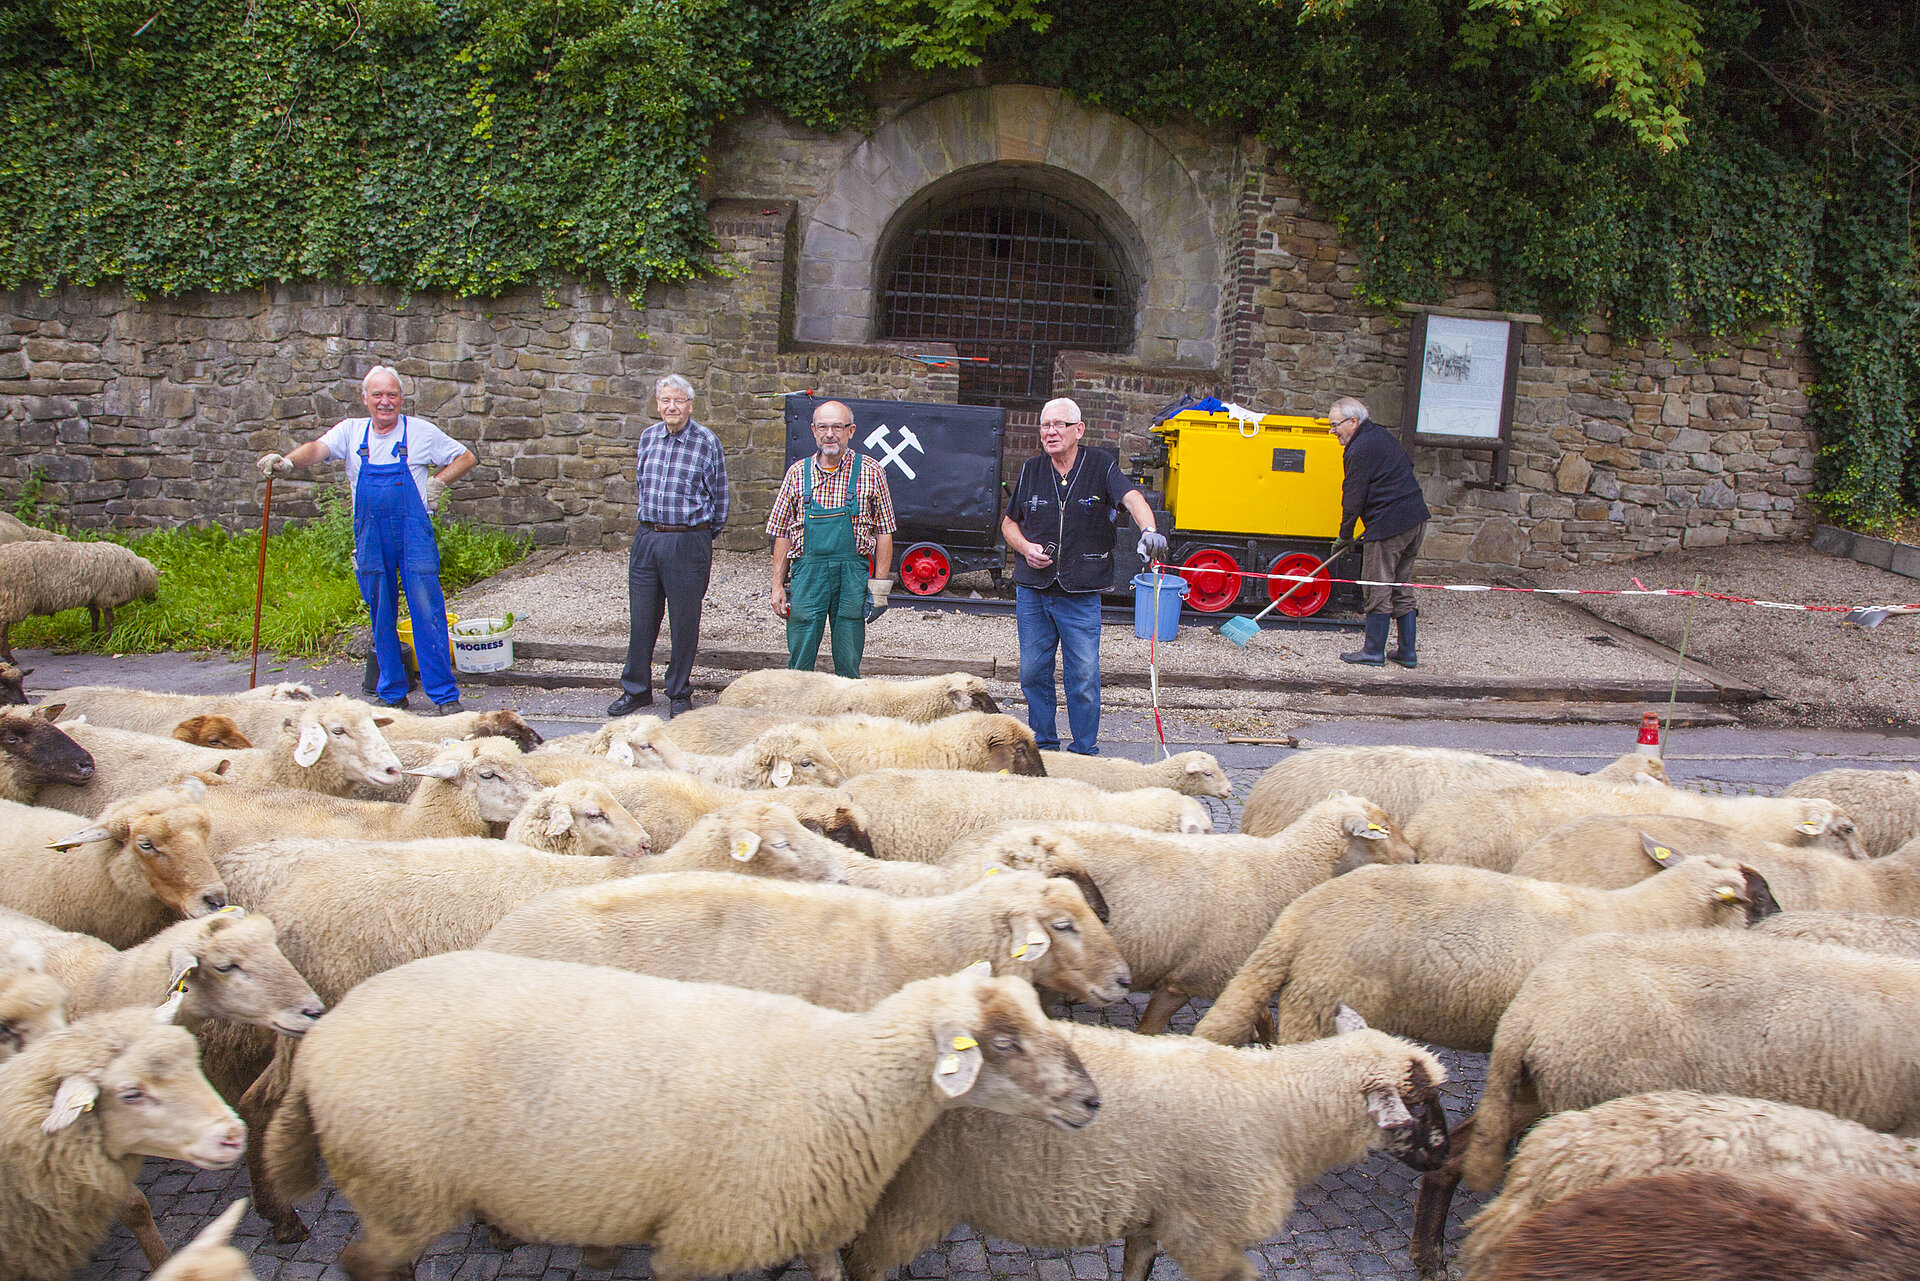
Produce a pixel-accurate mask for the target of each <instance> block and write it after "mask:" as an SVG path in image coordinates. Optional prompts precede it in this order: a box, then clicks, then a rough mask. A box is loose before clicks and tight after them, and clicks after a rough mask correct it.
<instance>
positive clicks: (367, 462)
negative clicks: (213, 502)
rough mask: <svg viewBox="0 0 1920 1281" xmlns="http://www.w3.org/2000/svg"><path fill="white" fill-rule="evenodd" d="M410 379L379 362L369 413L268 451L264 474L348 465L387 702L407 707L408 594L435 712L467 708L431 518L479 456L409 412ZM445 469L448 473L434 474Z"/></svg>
mask: <svg viewBox="0 0 1920 1281" xmlns="http://www.w3.org/2000/svg"><path fill="white" fill-rule="evenodd" d="M404 400H405V397H404V395H403V394H402V392H401V390H400V375H399V373H398V372H396V371H395V370H394V369H393V368H392V367H391V366H388V365H376V366H374V367H373V369H372V370H371V371H369V372H368V374H367V376H366V377H365V378H363V379H362V380H361V382H360V403H361V404H363V405H365V406H366V407H367V417H365V418H348V419H344V420H342V421H341V422H339V423H336V424H334V427H333V429H332V430H331V431H329V432H327V434H326V435H324V436H322V437H320V438H319V439H318V440H310V441H308V442H307V443H306V444H304V445H301V446H299V447H297V448H296V449H294V450H293V451H292V452H291V453H288V454H285V455H281V454H263V455H262V456H261V457H260V460H259V467H260V474H261V475H263V476H267V475H274V474H276V473H277V474H280V475H285V474H286V473H288V472H291V471H292V470H293V469H294V468H296V467H305V466H307V465H309V464H311V463H317V462H320V461H322V460H323V459H328V458H332V459H338V460H340V461H342V462H344V463H346V465H347V487H348V488H349V489H350V490H352V492H353V563H354V569H355V571H356V575H357V577H358V578H359V580H360V595H361V597H362V598H363V599H364V600H365V601H366V602H367V612H368V613H369V614H370V615H372V617H373V652H374V656H375V657H376V658H377V659H378V660H379V663H380V701H381V702H382V703H384V704H385V705H386V706H388V707H402V708H403V707H406V706H407V666H406V661H405V659H404V658H402V656H401V652H400V633H399V630H398V628H397V626H396V624H397V622H398V621H399V617H400V591H401V589H402V588H404V589H405V590H406V593H407V610H408V613H409V614H410V615H411V616H412V618H413V649H414V655H415V657H416V658H417V659H418V660H419V663H420V684H421V686H422V688H424V689H425V691H426V694H427V697H428V698H430V699H432V700H433V712H432V714H433V715H437V716H438V715H446V714H448V713H451V712H457V711H460V710H461V707H460V687H459V686H458V685H456V684H454V680H453V658H452V655H451V653H450V652H449V651H448V648H447V603H446V600H445V598H444V597H443V596H442V595H441V592H440V547H439V544H438V543H436V542H435V541H434V537H433V520H432V518H431V517H430V516H429V515H428V514H427V513H428V509H430V508H431V507H432V506H433V505H434V503H435V502H437V501H438V500H439V498H440V495H441V494H443V493H445V492H446V489H447V486H449V485H451V484H452V483H453V482H454V481H456V480H458V479H460V477H462V476H464V475H466V474H467V472H468V470H469V469H471V468H472V467H473V465H474V464H475V463H476V462H478V461H479V460H478V459H477V458H475V457H474V456H473V451H472V450H470V449H468V448H467V447H466V446H464V445H462V444H460V443H459V442H457V441H455V440H453V439H452V438H451V437H449V436H448V435H447V434H446V433H445V432H443V431H441V430H440V429H439V428H438V427H435V426H434V425H433V424H432V423H430V422H428V421H427V420H426V419H424V418H410V417H408V416H406V415H405V414H403V413H401V412H400V410H401V406H402V404H403V403H404ZM429 466H437V467H439V468H440V472H439V474H438V475H433V474H430V473H429V472H428V471H427V468H428V467H429Z"/></svg>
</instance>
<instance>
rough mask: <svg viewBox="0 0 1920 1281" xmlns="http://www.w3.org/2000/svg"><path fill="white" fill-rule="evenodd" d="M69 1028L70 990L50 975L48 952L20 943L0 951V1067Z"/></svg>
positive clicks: (29, 943)
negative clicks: (27, 1049) (24, 1050)
mask: <svg viewBox="0 0 1920 1281" xmlns="http://www.w3.org/2000/svg"><path fill="white" fill-rule="evenodd" d="M66 1025H67V989H66V988H64V987H62V986H60V981H59V980H58V979H56V978H53V977H52V976H50V975H49V974H48V973H47V950H46V948H45V947H43V946H41V945H40V944H38V943H36V942H34V941H33V940H32V939H19V940H16V941H15V942H14V943H12V944H10V945H9V946H8V947H7V949H6V950H5V951H0V1063H5V1062H6V1061H7V1060H8V1059H10V1058H12V1057H13V1056H14V1055H16V1054H18V1053H19V1052H20V1051H21V1050H23V1049H25V1048H26V1047H27V1046H29V1045H31V1044H33V1042H35V1041H37V1040H39V1039H40V1038H41V1037H43V1036H45V1035H46V1034H47V1033H49V1032H57V1031H59V1030H60V1029H61V1028H63V1027H65V1026H66Z"/></svg>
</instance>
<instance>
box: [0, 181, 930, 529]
mask: <svg viewBox="0 0 1920 1281" xmlns="http://www.w3.org/2000/svg"><path fill="white" fill-rule="evenodd" d="M710 216H711V222H712V228H713V232H714V236H715V240H716V243H717V246H718V249H717V254H716V258H717V260H718V265H721V266H723V267H725V268H727V270H728V273H729V274H726V275H716V276H713V277H709V278H707V279H704V280H700V281H695V282H690V283H684V284H676V285H672V286H663V287H658V288H655V289H653V290H650V291H649V292H648V294H647V297H646V299H645V306H644V307H643V308H635V307H633V306H631V305H630V304H629V303H628V302H627V301H626V300H625V299H624V298H621V297H619V296H618V295H616V294H613V293H611V292H610V291H608V290H606V289H604V288H594V287H591V286H586V285H573V286H567V287H563V288H560V289H558V290H556V291H555V292H554V293H553V295H552V296H551V298H543V297H542V295H541V293H540V292H539V291H538V290H532V289H528V290H522V291H518V292H515V293H513V294H509V295H506V296H504V297H501V298H494V299H471V298H455V297H449V296H443V295H426V294H416V295H414V296H413V297H412V298H411V299H410V300H409V299H403V298H402V297H401V296H400V295H399V294H398V293H397V292H396V291H393V290H390V289H384V288H379V287H375V286H349V285H337V284H302V285H283V286H274V287H271V288H268V289H263V290H260V291H258V292H252V293H247V294H235V295H222V296H210V295H204V294H190V295H186V296H183V297H178V298H168V299H155V300H149V301H141V300H137V299H133V298H130V297H128V296H127V295H126V294H125V293H123V292H121V291H118V290H113V289H78V288H75V289H63V290H58V291H55V292H54V293H51V294H48V295H45V296H42V295H39V294H36V293H33V292H30V291H16V292H13V293H10V294H5V295H0V494H3V495H7V496H11V495H12V494H14V493H17V492H18V488H19V485H20V484H21V482H22V481H23V480H24V479H25V478H26V477H27V476H28V475H29V474H31V473H32V472H33V471H34V470H35V469H44V470H45V472H46V474H47V477H48V480H49V482H50V483H49V485H48V489H47V497H48V498H49V500H50V501H52V502H53V503H54V504H56V505H57V506H58V507H59V508H60V509H61V510H62V513H63V515H64V516H65V517H66V518H67V519H70V520H72V521H74V522H75V523H77V524H81V525H86V526H94V527H102V526H113V527H119V528H137V527H145V526H154V525H167V524H176V523H182V522H194V521H206V520H215V521H218V522H220V523H222V524H225V525H228V526H229V527H245V526H248V525H251V524H255V523H257V522H258V520H259V518H260V506H259V500H260V490H261V486H260V481H259V476H258V473H256V472H255V471H254V470H253V466H252V464H253V460H254V458H255V457H256V456H257V455H258V454H260V453H262V452H265V451H267V450H269V449H273V450H285V449H287V448H289V447H291V446H292V445H294V444H295V443H298V442H299V441H302V440H307V439H311V438H312V437H314V436H317V435H319V434H320V433H321V432H322V431H324V430H325V429H326V428H327V427H329V426H331V425H332V424H333V423H334V422H336V421H338V420H339V419H341V418H344V417H348V416H355V415H359V414H361V413H363V412H364V411H363V410H362V409H361V407H360V404H359V399H358V393H359V388H358V381H359V378H360V376H361V375H362V374H363V373H364V372H365V371H366V370H367V369H368V368H370V367H371V366H373V365H375V364H382V363H386V364H393V365H395V366H396V367H398V368H399V369H400V371H401V373H402V374H403V375H405V376H406V378H407V380H408V387H409V393H410V397H411V399H410V402H409V405H408V409H409V411H410V412H412V413H416V414H419V415H421V416H422V417H426V418H431V419H432V420H433V421H434V422H436V423H438V424H439V425H440V426H441V427H442V428H444V429H445V430H447V431H448V432H449V434H451V435H452V436H453V437H454V438H455V439H457V440H460V441H462V442H463V443H465V444H467V445H468V446H469V447H471V448H472V449H473V450H474V451H475V452H476V453H477V454H479V455H480V465H479V466H478V467H476V468H475V469H474V471H473V472H471V473H469V475H468V477H467V478H466V479H465V480H463V481H462V482H461V483H460V484H459V485H458V486H456V487H455V489H454V491H453V495H452V497H451V500H450V503H451V510H452V512H453V513H454V514H455V515H458V516H461V517H463V518H468V519H477V520H481V521H484V522H487V523H489V524H497V525H505V526H510V527H513V528H517V529H520V530H523V531H525V532H527V533H529V534H530V535H531V536H532V537H533V538H534V539H535V541H537V542H539V543H542V544H549V545H557V544H563V543H564V544H569V545H572V546H576V547H608V548H613V547H619V546H621V545H623V544H624V543H625V541H626V540H627V539H628V538H629V537H631V532H632V528H633V503H634V494H633V451H634V442H635V441H636V439H637V438H638V436H639V433H640V431H641V430H642V429H643V428H644V427H646V426H647V424H648V423H650V422H652V421H653V413H652V409H653V385H654V381H655V380H656V379H657V378H659V377H660V376H661V375H662V374H666V373H669V372H679V373H682V374H684V375H686V376H687V377H688V378H689V379H690V380H691V381H692V382H693V384H694V386H695V389H696V400H695V405H694V412H695V417H696V418H697V419H698V420H699V421H701V422H703V423H706V424H707V425H708V426H710V427H712V428H714V430H715V431H716V432H717V433H718V434H719V436H720V438H721V440H722V441H723V442H724V444H725V446H726V450H727V456H728V473H729V477H730V479H731V482H732V484H733V485H734V488H735V495H736V499H735V501H736V507H735V515H734V518H733V520H732V522H731V525H730V529H729V531H728V537H727V539H726V545H729V546H735V547H742V548H751V547H757V546H760V545H761V544H762V543H763V542H764V538H763V536H762V535H761V534H760V532H759V525H760V524H761V523H762V522H764V520H765V516H766V511H767V508H768V507H769V506H770V505H771V503H772V499H773V493H774V490H775V489H776V488H777V486H778V484H779V481H780V475H781V472H782V470H783V468H784V431H785V427H784V420H783V416H782V415H783V404H784V402H783V401H782V399H781V395H780V393H783V392H790V391H802V390H807V389H818V390H820V391H821V392H822V393H823V394H829V395H832V394H838V395H845V396H870V397H892V398H899V399H913V400H933V401H946V402H951V401H953V400H954V399H955V397H956V395H957V394H958V386H957V378H956V376H955V375H954V374H953V372H952V371H950V370H948V371H941V370H935V369H930V368H928V367H927V366H926V365H924V364H922V363H920V362H916V361H911V360H906V359H903V358H902V357H901V356H900V355H899V354H898V353H896V352H894V351H890V350H888V349H886V348H884V347H853V348H834V349H831V350H809V349H804V348H798V349H792V350H787V351H782V350H780V344H779V324H780V313H781V301H782V297H783V293H784V290H785V284H786V275H787V244H788V237H789V235H790V233H791V229H792V222H793V211H792V206H791V205H789V204H783V203H779V202H765V201H755V202H735V201H723V202H719V203H717V204H716V205H715V206H714V207H713V209H712V211H711V215H710ZM925 349H928V348H927V345H926V344H919V345H917V346H916V350H925ZM312 474H314V475H316V476H317V479H315V480H298V481H285V482H281V483H278V484H276V485H275V487H274V514H275V516H276V517H300V516H308V515H312V514H313V513H314V512H315V511H316V505H315V494H316V491H317V490H319V489H320V488H323V487H325V486H327V485H329V484H332V485H338V484H339V483H340V480H341V473H340V471H339V470H338V469H337V468H334V467H324V468H321V469H319V470H318V471H317V472H316V473H312Z"/></svg>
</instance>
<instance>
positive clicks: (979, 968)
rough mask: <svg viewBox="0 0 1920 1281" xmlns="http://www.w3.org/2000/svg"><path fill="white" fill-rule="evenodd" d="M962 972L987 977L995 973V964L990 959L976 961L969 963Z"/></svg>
mask: <svg viewBox="0 0 1920 1281" xmlns="http://www.w3.org/2000/svg"><path fill="white" fill-rule="evenodd" d="M960 972H961V973H962V974H972V975H975V976H977V977H979V978H987V977H989V976H991V975H992V974H993V964H992V963H991V962H989V961H975V962H974V963H973V964H972V965H969V966H968V967H967V968H966V969H964V970H961V971H960Z"/></svg>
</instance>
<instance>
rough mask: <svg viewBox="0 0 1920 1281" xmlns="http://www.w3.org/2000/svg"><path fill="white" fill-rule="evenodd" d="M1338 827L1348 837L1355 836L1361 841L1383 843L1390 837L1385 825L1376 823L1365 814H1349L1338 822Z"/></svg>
mask: <svg viewBox="0 0 1920 1281" xmlns="http://www.w3.org/2000/svg"><path fill="white" fill-rule="evenodd" d="M1340 826H1342V827H1344V828H1345V829H1346V830H1347V835H1348V836H1357V837H1359V838H1360V839H1361V840H1363V841H1384V840H1386V839H1387V837H1388V836H1390V835H1391V833H1390V832H1388V831H1387V828H1386V825H1385V824H1382V823H1376V822H1374V821H1373V820H1372V819H1370V818H1368V817H1367V816H1366V815H1365V814H1349V815H1347V816H1346V817H1345V818H1343V819H1341V820H1340Z"/></svg>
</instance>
